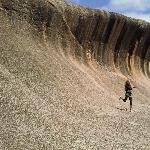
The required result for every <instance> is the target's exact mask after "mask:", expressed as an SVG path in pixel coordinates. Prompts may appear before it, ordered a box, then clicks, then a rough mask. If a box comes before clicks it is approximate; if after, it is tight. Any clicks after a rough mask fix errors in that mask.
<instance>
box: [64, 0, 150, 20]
mask: <svg viewBox="0 0 150 150" xmlns="http://www.w3.org/2000/svg"><path fill="white" fill-rule="evenodd" d="M66 1H70V2H73V3H76V4H80V5H81V6H85V7H90V8H100V9H104V10H108V11H113V12H118V13H121V14H124V15H126V16H129V17H133V18H137V19H143V20H146V21H148V22H150V0H66Z"/></svg>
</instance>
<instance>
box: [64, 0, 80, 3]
mask: <svg viewBox="0 0 150 150" xmlns="http://www.w3.org/2000/svg"><path fill="white" fill-rule="evenodd" d="M66 1H71V2H73V3H79V2H80V0H66Z"/></svg>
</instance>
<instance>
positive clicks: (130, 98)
mask: <svg viewBox="0 0 150 150" xmlns="http://www.w3.org/2000/svg"><path fill="white" fill-rule="evenodd" d="M129 100H130V112H131V109H132V97H129Z"/></svg>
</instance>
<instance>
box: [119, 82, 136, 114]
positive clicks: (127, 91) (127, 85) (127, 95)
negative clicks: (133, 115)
mask: <svg viewBox="0 0 150 150" xmlns="http://www.w3.org/2000/svg"><path fill="white" fill-rule="evenodd" d="M133 88H135V87H132V86H131V83H130V81H129V80H127V81H126V82H125V98H122V97H120V98H119V99H122V100H123V101H124V102H126V101H127V99H128V98H129V100H130V112H131V109H132V89H133Z"/></svg>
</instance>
